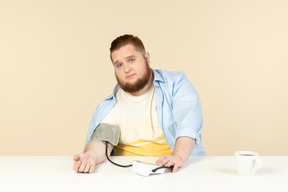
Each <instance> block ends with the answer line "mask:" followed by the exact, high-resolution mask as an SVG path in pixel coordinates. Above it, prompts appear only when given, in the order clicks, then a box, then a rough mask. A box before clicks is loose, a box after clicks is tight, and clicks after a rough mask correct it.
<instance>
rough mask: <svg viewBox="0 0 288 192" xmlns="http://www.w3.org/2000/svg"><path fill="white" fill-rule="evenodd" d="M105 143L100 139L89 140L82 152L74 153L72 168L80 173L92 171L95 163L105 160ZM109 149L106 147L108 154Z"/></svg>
mask: <svg viewBox="0 0 288 192" xmlns="http://www.w3.org/2000/svg"><path fill="white" fill-rule="evenodd" d="M105 150H106V145H105V144H103V142H101V141H90V142H89V143H88V144H87V146H86V148H85V151H84V153H78V154H76V155H74V157H73V160H74V166H73V169H74V170H75V171H77V172H80V173H93V172H94V168H95V165H97V164H99V163H101V162H103V161H104V160H106V159H107V158H106V155H105ZM110 152H111V150H110V149H109V148H108V156H110Z"/></svg>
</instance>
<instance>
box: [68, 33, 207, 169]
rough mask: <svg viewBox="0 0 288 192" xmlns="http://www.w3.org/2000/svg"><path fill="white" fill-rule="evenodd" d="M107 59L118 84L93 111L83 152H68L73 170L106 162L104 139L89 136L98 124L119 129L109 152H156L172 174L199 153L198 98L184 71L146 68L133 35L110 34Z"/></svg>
mask: <svg viewBox="0 0 288 192" xmlns="http://www.w3.org/2000/svg"><path fill="white" fill-rule="evenodd" d="M110 58H111V61H112V63H113V66H114V71H115V76H116V79H117V82H118V84H117V85H116V87H115V88H114V91H113V94H112V95H111V96H110V97H108V98H107V99H106V100H104V101H103V102H102V103H101V104H100V105H99V106H98V107H97V109H96V111H95V113H94V114H93V117H92V120H91V123H90V127H89V131H88V134H87V139H86V144H85V150H84V153H79V154H76V155H75V156H74V158H73V159H74V166H73V169H74V170H75V171H77V172H84V173H92V172H93V171H94V168H95V165H97V164H99V163H101V162H102V161H104V160H106V156H105V143H103V142H101V141H95V140H93V139H92V135H93V133H95V131H96V130H97V128H98V127H99V125H100V124H102V123H108V124H113V125H117V126H119V128H120V130H121V137H120V140H119V143H118V145H117V146H115V147H114V149H113V150H114V155H127V156H160V158H159V159H158V160H157V161H156V164H157V165H159V166H168V167H170V166H173V170H172V172H175V171H177V169H178V168H181V167H182V166H183V165H184V163H185V161H186V160H187V159H188V157H189V156H202V155H205V151H204V149H203V146H202V144H201V131H202V126H203V118H202V111H201V104H200V99H199V97H198V94H197V92H196V90H195V89H194V87H193V86H192V84H191V83H190V82H189V80H188V79H187V78H186V76H185V74H184V73H182V72H172V71H163V70H152V69H151V68H150V55H149V53H148V52H146V51H145V47H144V45H143V43H142V41H141V40H140V39H139V38H138V37H137V36H133V35H123V36H120V37H118V38H116V39H115V40H114V41H113V42H112V43H111V47H110ZM111 151H112V149H111V148H109V154H110V152H111Z"/></svg>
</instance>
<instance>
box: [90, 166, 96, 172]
mask: <svg viewBox="0 0 288 192" xmlns="http://www.w3.org/2000/svg"><path fill="white" fill-rule="evenodd" d="M94 169H95V165H94V164H92V165H91V166H90V169H89V173H93V172H94Z"/></svg>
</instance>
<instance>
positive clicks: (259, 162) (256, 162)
mask: <svg viewBox="0 0 288 192" xmlns="http://www.w3.org/2000/svg"><path fill="white" fill-rule="evenodd" d="M261 166H262V161H261V160H260V159H255V161H254V169H253V171H254V172H255V171H257V170H258V169H259V168H260V167H261Z"/></svg>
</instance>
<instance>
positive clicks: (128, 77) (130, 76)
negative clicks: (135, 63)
mask: <svg viewBox="0 0 288 192" xmlns="http://www.w3.org/2000/svg"><path fill="white" fill-rule="evenodd" d="M134 76H135V73H134V74H131V75H127V76H126V79H131V78H133V77H134Z"/></svg>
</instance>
